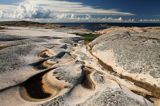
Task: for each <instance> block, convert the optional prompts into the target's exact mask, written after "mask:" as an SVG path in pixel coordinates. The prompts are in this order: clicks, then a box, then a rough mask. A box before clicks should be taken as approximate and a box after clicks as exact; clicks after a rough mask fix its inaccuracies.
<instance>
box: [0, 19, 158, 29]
mask: <svg viewBox="0 0 160 106" xmlns="http://www.w3.org/2000/svg"><path fill="white" fill-rule="evenodd" d="M0 26H19V27H43V28H49V29H50V28H51V29H52V28H53V29H54V28H73V29H74V28H84V29H88V30H91V31H96V30H102V29H106V28H110V27H114V26H115V27H116V26H117V27H160V23H144V22H142V23H136V22H133V23H129V22H123V23H122V22H121V23H120V22H107V23H100V22H97V23H95V22H92V23H91V22H79V23H78V22H70V23H45V22H34V21H0Z"/></svg>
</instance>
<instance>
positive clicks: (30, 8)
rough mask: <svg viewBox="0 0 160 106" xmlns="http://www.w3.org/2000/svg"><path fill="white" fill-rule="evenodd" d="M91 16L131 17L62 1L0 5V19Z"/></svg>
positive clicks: (37, 1) (88, 17)
mask: <svg viewBox="0 0 160 106" xmlns="http://www.w3.org/2000/svg"><path fill="white" fill-rule="evenodd" d="M92 15H121V16H123V15H124V16H128V15H133V14H132V13H128V12H121V11H118V10H116V9H107V10H105V9H96V8H93V7H91V6H86V5H83V4H82V3H80V2H68V1H63V0H25V1H23V2H21V3H16V4H13V5H0V19H7V18H8V19H37V18H38V19H41V18H43V19H44V18H52V19H53V20H57V21H58V20H75V21H79V20H89V19H92V18H93V17H92Z"/></svg>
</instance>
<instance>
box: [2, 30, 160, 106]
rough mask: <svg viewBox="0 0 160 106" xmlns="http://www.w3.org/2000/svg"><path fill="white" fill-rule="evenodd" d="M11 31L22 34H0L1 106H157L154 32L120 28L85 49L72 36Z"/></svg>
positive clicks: (51, 32) (157, 40)
mask: <svg viewBox="0 0 160 106" xmlns="http://www.w3.org/2000/svg"><path fill="white" fill-rule="evenodd" d="M13 29H14V28H13ZM17 29H21V30H20V32H23V34H22V35H20V34H17V33H19V32H16V31H17V30H16V29H15V30H16V31H15V30H14V31H15V32H14V31H13V33H12V34H10V33H11V32H10V31H11V30H8V29H7V30H5V31H6V32H5V34H8V35H7V36H5V35H4V32H2V33H1V35H2V36H1V35H0V43H1V44H0V104H1V105H2V106H153V105H154V104H155V105H157V106H158V105H159V99H160V98H159V96H160V95H159V91H160V90H159V84H160V83H159V74H160V73H159V50H160V48H159V35H158V31H159V30H158V29H154V30H156V31H152V30H153V29H147V28H145V31H144V30H143V31H141V30H142V29H137V28H135V29H136V30H138V31H133V30H132V28H129V29H127V28H122V29H125V30H122V29H121V30H120V32H115V31H114V32H110V33H107V34H104V35H102V36H100V37H98V38H97V39H95V40H94V41H93V42H91V43H90V44H88V45H85V44H84V43H83V39H82V38H80V37H78V36H76V35H74V34H67V33H63V32H55V31H53V30H49V29H41V30H40V29H32V30H31V31H29V30H28V29H26V28H17ZM135 29H134V30H135ZM26 30H27V31H26ZM109 30H112V28H111V29H109ZM117 30H118V28H117ZM139 30H140V31H139ZM24 32H25V33H24ZM35 32H36V35H35V36H34V34H35ZM44 32H45V33H46V35H44ZM27 33H28V36H27ZM37 33H38V34H37ZM14 34H15V35H14ZM152 34H153V36H152Z"/></svg>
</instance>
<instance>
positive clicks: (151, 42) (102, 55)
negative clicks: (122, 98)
mask: <svg viewBox="0 0 160 106" xmlns="http://www.w3.org/2000/svg"><path fill="white" fill-rule="evenodd" d="M157 29H158V28H155V29H154V28H152V30H151V28H141V29H140V28H136V29H135V28H118V29H117V30H120V32H119V31H117V32H115V31H114V32H113V33H112V32H111V30H112V29H109V31H107V30H105V33H106V34H104V35H102V36H100V37H99V38H98V39H96V40H95V41H93V42H92V43H91V44H90V47H91V48H92V50H91V52H92V54H93V55H94V56H95V57H96V58H98V59H99V60H100V61H101V62H102V63H103V64H104V65H105V66H107V67H110V69H109V70H110V71H112V72H115V74H116V75H117V76H119V77H121V78H122V79H125V80H127V81H130V82H132V84H133V85H135V86H138V87H141V88H143V89H145V90H147V91H148V92H150V95H149V96H151V97H153V98H160V57H159V55H160V54H159V53H160V38H159V36H160V35H159V32H160V30H157ZM113 30H115V29H114V28H113ZM144 30H145V31H144ZM102 32H103V31H102ZM103 33H104V32H103ZM142 93H144V92H142Z"/></svg>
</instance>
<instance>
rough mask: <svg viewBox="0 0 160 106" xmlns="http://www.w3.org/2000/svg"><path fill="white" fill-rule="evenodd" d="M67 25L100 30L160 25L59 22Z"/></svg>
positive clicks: (156, 25)
mask: <svg viewBox="0 0 160 106" xmlns="http://www.w3.org/2000/svg"><path fill="white" fill-rule="evenodd" d="M60 24H61V25H63V26H67V27H82V28H86V29H89V30H91V31H96V30H102V29H106V28H110V27H112V26H120V27H158V26H159V27H160V23H60Z"/></svg>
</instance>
